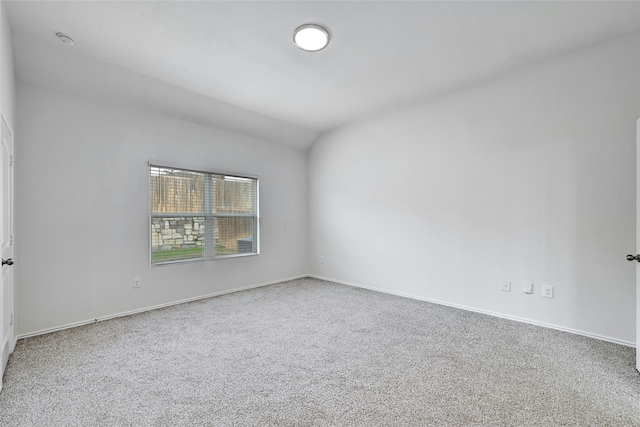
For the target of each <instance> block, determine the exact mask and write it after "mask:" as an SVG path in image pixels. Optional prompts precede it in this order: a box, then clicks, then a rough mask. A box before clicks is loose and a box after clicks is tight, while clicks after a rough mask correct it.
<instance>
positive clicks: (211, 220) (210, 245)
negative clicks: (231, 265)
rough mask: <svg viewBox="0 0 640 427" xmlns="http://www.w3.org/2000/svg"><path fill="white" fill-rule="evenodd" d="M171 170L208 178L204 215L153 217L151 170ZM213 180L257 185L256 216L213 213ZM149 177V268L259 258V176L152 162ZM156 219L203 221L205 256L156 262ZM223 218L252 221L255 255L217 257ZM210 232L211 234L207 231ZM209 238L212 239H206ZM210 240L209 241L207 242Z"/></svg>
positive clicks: (160, 214)
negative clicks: (219, 222)
mask: <svg viewBox="0 0 640 427" xmlns="http://www.w3.org/2000/svg"><path fill="white" fill-rule="evenodd" d="M153 168H158V169H172V170H176V171H181V172H192V173H198V174H204V175H206V178H205V188H204V190H203V193H204V194H203V198H204V212H198V213H184V212H168V213H154V212H152V209H153V207H152V197H151V186H152V184H151V179H152V178H151V177H152V173H151V172H152V169H153ZM214 176H225V177H230V178H237V179H249V180H252V181H255V204H256V206H255V212H254V213H247V214H237V213H236V214H229V213H217V212H213V208H212V206H213V203H214V202H213V200H214V195H213V192H212V191H211V190H212V189H211V186H212V185H213V177H214ZM147 177H148V179H149V182H148V189H147V192H148V193H147V197H148V203H149V206H148V229H147V236H148V238H149V265H150V266H151V267H163V266H167V265H175V264H187V263H193V262H207V261H218V260H222V259H229V258H243V257H251V256H256V255H260V177H259V176H257V175H250V174H245V173H237V172H226V171H220V170H216V169H203V168H194V167H185V166H181V165H176V164H173V165H171V166H167V163H166V162H154V161H149V162H148V163H147ZM154 218H203V219H204V221H203V223H204V227H205V243H204V245H203V253H202V256H201V257H199V258H188V259H179V260H169V261H156V262H154V261H153V254H154V252H153V237H152V236H153V229H152V227H153V225H152V224H153V220H154ZM223 218H249V219H251V221H252V226H253V234H254V239H253V240H255V241H254V242H252V252H237V253H229V254H220V255H216V239H217V236H216V235H215V234H214V233H215V229H216V222H217V220H218V219H223ZM210 228H212V229H211V231H210V232H207V231H206V230H208V229H210ZM206 236H210V237H211V239H207V238H206ZM207 240H210V241H207Z"/></svg>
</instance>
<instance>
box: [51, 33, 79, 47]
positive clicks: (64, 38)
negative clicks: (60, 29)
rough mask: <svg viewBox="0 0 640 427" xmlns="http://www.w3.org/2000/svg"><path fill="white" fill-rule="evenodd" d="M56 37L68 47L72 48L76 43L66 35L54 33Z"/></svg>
mask: <svg viewBox="0 0 640 427" xmlns="http://www.w3.org/2000/svg"><path fill="white" fill-rule="evenodd" d="M56 36H57V37H58V38H59V39H60V41H61V42H62V43H64V44H68V45H69V46H73V45H74V44H76V41H75V40H74V39H72V38H71V37H69V36H68V35H66V34H65V33H56Z"/></svg>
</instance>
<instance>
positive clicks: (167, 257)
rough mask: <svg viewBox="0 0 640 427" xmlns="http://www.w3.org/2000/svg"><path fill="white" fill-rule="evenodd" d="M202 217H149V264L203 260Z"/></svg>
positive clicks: (203, 235)
mask: <svg viewBox="0 0 640 427" xmlns="http://www.w3.org/2000/svg"><path fill="white" fill-rule="evenodd" d="M204 246H205V218H204V217H195V218H188V217H171V218H161V217H153V216H152V217H151V264H159V263H163V262H170V261H184V260H193V259H202V258H204Z"/></svg>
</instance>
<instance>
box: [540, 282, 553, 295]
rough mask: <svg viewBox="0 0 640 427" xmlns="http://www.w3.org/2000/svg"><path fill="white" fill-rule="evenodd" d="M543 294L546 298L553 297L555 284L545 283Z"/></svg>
mask: <svg viewBox="0 0 640 427" xmlns="http://www.w3.org/2000/svg"><path fill="white" fill-rule="evenodd" d="M542 296H543V297H545V298H553V286H551V285H543V286H542Z"/></svg>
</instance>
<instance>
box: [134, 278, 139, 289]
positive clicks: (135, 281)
mask: <svg viewBox="0 0 640 427" xmlns="http://www.w3.org/2000/svg"><path fill="white" fill-rule="evenodd" d="M133 287H134V288H139V287H140V278H139V277H134V279H133Z"/></svg>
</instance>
